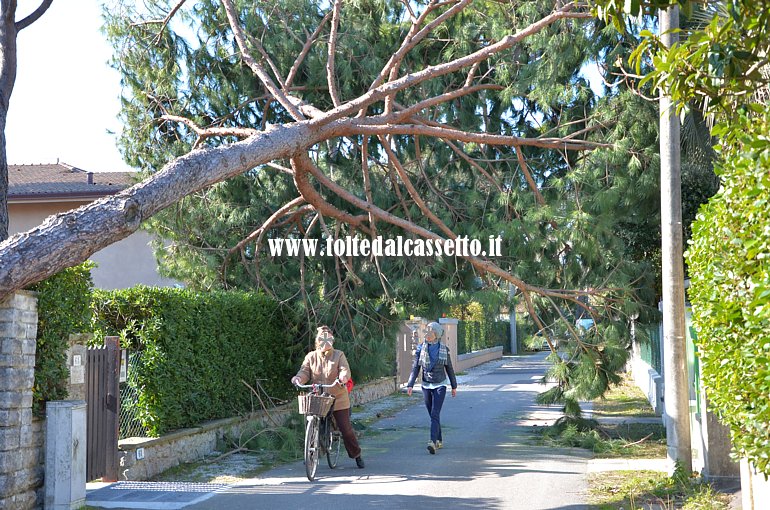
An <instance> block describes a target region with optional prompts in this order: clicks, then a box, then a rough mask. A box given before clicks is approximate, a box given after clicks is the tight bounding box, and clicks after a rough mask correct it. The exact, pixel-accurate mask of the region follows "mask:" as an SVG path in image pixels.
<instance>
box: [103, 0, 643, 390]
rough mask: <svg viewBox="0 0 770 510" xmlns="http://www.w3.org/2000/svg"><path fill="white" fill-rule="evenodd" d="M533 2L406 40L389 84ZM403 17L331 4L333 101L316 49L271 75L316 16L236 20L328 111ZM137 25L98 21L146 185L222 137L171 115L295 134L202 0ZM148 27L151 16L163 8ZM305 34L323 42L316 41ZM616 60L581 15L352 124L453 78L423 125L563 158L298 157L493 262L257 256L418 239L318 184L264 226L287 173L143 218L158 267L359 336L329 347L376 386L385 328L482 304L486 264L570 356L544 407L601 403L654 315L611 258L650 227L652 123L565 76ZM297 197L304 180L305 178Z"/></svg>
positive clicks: (469, 12) (241, 13)
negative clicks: (631, 230)
mask: <svg viewBox="0 0 770 510" xmlns="http://www.w3.org/2000/svg"><path fill="white" fill-rule="evenodd" d="M550 7H551V4H550V3H549V2H513V3H510V4H509V5H505V6H501V5H500V4H498V3H496V2H480V3H478V4H474V6H473V7H466V8H465V9H464V10H463V11H462V12H461V13H459V14H458V15H456V16H454V17H449V18H448V19H446V20H445V21H444V22H443V23H442V24H441V25H440V26H439V27H438V29H437V30H435V31H434V34H433V35H432V36H431V37H428V38H426V39H424V40H423V41H421V43H420V45H419V47H418V49H419V51H412V52H410V53H408V54H407V55H406V56H405V58H404V59H403V61H402V62H401V64H400V66H399V68H398V69H399V72H400V73H403V74H407V73H413V72H417V71H419V70H422V69H426V68H427V66H429V65H431V64H435V63H437V62H442V61H446V60H449V59H452V58H456V57H457V56H458V55H463V54H468V53H471V52H473V51H475V50H478V49H481V48H484V47H486V46H487V45H488V44H489V41H495V40H500V39H502V37H504V34H506V33H509V32H510V31H511V27H512V26H514V27H522V28H523V27H527V26H529V25H530V24H531V23H532V22H533V21H536V20H538V19H541V18H543V17H544V16H545V15H547V14H548V12H549V9H550ZM423 8H424V7H423ZM405 9H406V8H405V6H404V4H403V3H400V2H395V1H376V2H375V1H369V2H352V3H345V4H342V6H341V12H340V17H339V19H340V20H342V21H341V22H340V24H339V26H338V28H337V30H336V38H335V52H334V54H335V59H334V64H335V66H336V67H335V69H336V74H335V77H336V78H335V83H333V84H332V88H331V89H330V86H329V84H328V83H327V81H326V79H325V78H326V76H327V73H326V67H327V65H328V64H329V58H328V54H327V45H326V44H316V45H313V46H311V47H310V49H309V51H308V53H307V56H306V57H305V59H304V60H303V61H302V63H301V65H299V66H298V67H296V72H294V73H293V74H292V73H291V72H290V71H287V69H292V66H293V64H294V62H295V60H294V59H295V58H296V56H297V55H298V54H300V53H301V52H302V49H303V47H304V46H305V42H306V41H307V40H308V38H307V34H308V33H309V32H310V31H311V30H313V29H314V27H317V26H319V24H323V20H324V15H325V13H324V10H323V9H322V8H321V7H320V6H319V5H315V4H313V3H312V2H302V1H294V2H289V3H286V4H282V5H281V6H280V7H277V6H275V5H273V4H272V3H270V4H267V3H265V4H261V3H259V2H257V3H249V4H248V5H246V4H242V5H240V8H239V10H238V20H239V22H240V24H241V25H242V26H243V27H244V30H245V31H246V32H247V33H248V34H251V35H252V37H253V38H254V39H255V40H254V41H252V42H251V44H253V45H256V44H257V43H256V40H258V41H259V43H258V45H259V48H258V49H255V51H257V50H258V51H259V52H260V53H262V54H263V55H266V56H267V57H269V59H270V62H271V63H272V65H274V66H275V67H276V68H277V69H279V70H280V71H279V72H278V74H280V75H282V76H286V77H288V76H292V80H291V83H290V84H289V85H288V86H287V87H286V88H287V90H291V91H292V92H293V94H295V95H296V96H297V97H299V98H301V101H303V102H304V103H306V104H312V105H314V106H315V107H317V108H319V109H322V110H328V109H331V108H333V107H334V106H335V104H337V102H338V101H343V102H344V101H346V100H349V99H350V98H353V97H358V96H360V95H361V94H364V93H365V92H366V91H367V90H368V88H369V87H370V84H371V83H373V82H376V78H377V76H378V73H379V72H380V70H381V69H382V68H383V66H385V65H386V62H387V61H388V59H389V58H391V56H392V55H394V54H397V52H398V48H399V45H400V44H401V41H402V40H403V39H404V36H405V34H407V33H408V31H409V29H410V27H411V24H410V23H409V22H408V21H407V20H408V18H407V16H408V14H409V13H408V12H407V11H406V10H405ZM141 15H142V13H138V12H136V11H135V10H134V8H133V7H132V6H131V5H130V3H128V2H123V3H122V8H121V9H111V10H110V13H109V14H108V19H109V21H110V23H109V35H110V37H111V38H112V40H113V43H114V45H115V47H116V49H117V50H118V52H117V53H116V58H115V64H116V67H118V69H119V70H120V71H121V73H122V74H123V76H124V82H125V84H126V86H127V89H126V99H125V101H124V113H123V116H124V120H125V124H126V129H125V130H124V135H123V141H122V147H123V150H124V154H125V156H126V158H127V160H128V161H129V162H130V163H131V164H133V165H135V166H140V167H142V168H144V169H145V170H146V171H147V172H149V173H152V172H155V171H157V170H158V169H159V168H160V167H161V166H162V165H163V164H164V163H165V162H166V161H167V160H168V159H169V158H170V157H173V156H177V155H181V154H183V153H185V152H187V151H188V150H190V149H191V148H193V147H195V146H196V145H197V146H201V145H203V146H217V145H220V144H223V143H227V142H228V141H229V138H228V137H227V136H222V137H208V138H205V139H201V138H200V137H199V136H198V133H196V131H195V130H194V129H191V128H190V124H188V123H185V122H172V120H177V119H180V118H185V119H189V120H190V121H192V122H194V123H195V125H197V126H210V127H217V128H221V129H223V130H224V129H236V128H243V127H249V128H254V129H262V128H263V127H264V126H265V125H267V124H275V123H281V122H287V121H289V120H290V119H289V118H288V116H287V113H286V111H285V109H283V108H280V107H277V106H276V103H275V101H274V99H273V98H272V97H267V96H265V95H264V91H263V90H262V88H261V87H259V86H258V85H257V84H256V82H255V80H254V78H253V74H252V73H251V71H250V70H249V69H248V68H247V67H246V66H244V65H239V51H238V48H237V46H236V43H235V40H234V36H233V31H232V27H231V26H230V24H228V22H227V19H226V17H225V12H224V10H223V9H222V8H221V6H220V5H219V4H218V3H216V2H198V3H197V4H195V7H194V8H193V9H192V10H190V11H186V12H185V13H184V16H185V17H184V21H185V24H178V25H176V26H175V25H174V24H169V25H165V26H160V25H159V24H141V23H137V20H138V19H139V18H140V17H141ZM150 16H151V17H155V18H161V19H162V18H163V12H158V13H150ZM188 24H189V27H192V29H190V28H188ZM190 33H193V34H194V37H193V36H190V35H189V34H190ZM320 37H322V38H324V39H328V38H329V37H331V36H330V35H329V32H328V31H327V30H326V28H322V29H321V32H320ZM632 47H633V44H631V43H629V42H627V41H625V40H624V39H622V38H621V37H619V36H618V35H617V33H616V32H615V31H614V30H607V29H606V27H605V26H604V25H603V24H601V23H598V22H596V21H588V22H564V23H559V24H554V25H553V26H551V27H549V28H547V29H544V30H542V31H541V32H539V33H537V34H535V35H534V36H532V37H530V38H527V39H526V40H524V41H523V42H521V43H520V44H517V45H515V46H513V47H512V48H511V49H510V51H506V52H504V53H501V54H499V55H495V56H494V57H493V58H490V59H488V60H486V61H483V62H482V63H481V64H480V65H479V66H478V67H477V69H475V70H474V72H475V75H474V76H475V77H476V81H474V80H472V79H469V78H468V72H467V70H463V71H462V72H456V73H449V74H446V75H443V76H440V77H436V78H433V79H430V80H427V81H425V82H424V83H422V84H420V85H419V86H417V87H413V88H410V89H408V90H406V91H404V92H402V93H399V94H398V95H396V96H395V97H394V98H393V99H392V100H390V101H385V102H380V103H377V104H375V105H373V106H372V107H371V108H370V110H369V112H368V113H369V114H383V115H385V114H388V112H391V111H399V110H402V109H404V108H408V106H409V105H413V104H415V103H419V102H420V101H422V100H424V99H425V98H429V97H435V96H439V95H441V94H445V93H447V91H451V90H455V89H457V87H458V86H459V85H462V84H463V83H468V84H469V86H468V87H466V88H465V89H464V93H463V94H462V95H460V94H458V96H457V98H452V100H450V101H446V102H442V103H437V104H436V105H431V106H429V107H425V108H423V109H422V110H421V112H420V115H419V117H418V119H419V122H420V124H419V125H420V126H422V127H428V128H429V127H432V126H434V125H436V123H441V124H442V125H446V124H449V125H452V126H453V127H454V128H456V129H458V130H463V131H466V132H484V133H488V134H499V135H503V136H509V137H513V136H516V137H521V139H522V140H524V139H529V140H533V139H534V140H538V139H540V140H551V139H558V140H561V143H562V144H564V146H565V147H566V149H565V150H553V145H549V144H547V143H542V144H539V143H537V142H535V143H522V144H521V145H494V144H485V143H478V142H475V141H473V140H470V141H467V142H465V143H463V142H462V141H458V142H451V143H447V142H445V141H444V140H442V139H439V138H435V137H431V136H429V135H430V132H429V131H427V130H426V131H425V133H426V134H425V135H420V132H419V131H418V130H416V129H415V130H413V131H411V132H404V133H393V134H390V135H388V136H375V134H367V135H358V136H346V137H340V138H331V139H329V140H327V141H325V142H323V143H321V144H318V145H316V146H315V147H313V150H312V152H311V158H312V162H313V164H314V165H316V166H317V167H318V168H319V169H320V170H321V171H322V172H323V174H324V175H326V176H327V177H328V178H329V179H330V180H331V181H333V182H334V183H335V184H337V185H338V186H340V187H341V188H343V189H344V190H346V191H347V192H349V193H350V194H351V195H353V196H355V197H359V198H361V199H364V200H367V201H368V202H370V203H372V204H376V205H377V206H378V207H379V208H380V209H381V210H384V211H387V212H389V213H391V214H393V215H395V216H397V217H399V218H401V219H403V220H406V221H408V222H409V223H410V224H412V225H415V226H417V227H422V228H424V229H426V230H430V231H433V232H440V233H442V234H443V235H446V236H448V237H452V236H453V235H457V236H468V237H469V238H471V239H481V240H486V239H488V238H489V236H498V235H499V236H501V237H502V239H503V244H502V247H503V253H502V254H501V256H500V257H496V258H494V259H491V260H492V262H494V266H491V267H490V270H485V266H482V267H481V268H480V267H479V266H478V265H473V264H471V263H468V262H467V261H464V260H462V259H459V258H455V257H438V258H437V257H416V258H405V257H382V258H376V259H374V258H370V257H369V258H367V257H352V258H347V259H343V258H339V257H290V256H286V255H283V256H280V257H279V256H271V255H270V254H269V253H267V251H266V249H265V247H266V245H267V242H268V240H269V239H279V238H307V239H313V240H319V241H321V242H323V241H324V240H325V239H326V238H327V237H331V238H337V239H338V238H342V237H344V236H346V235H359V236H362V237H369V236H373V235H381V236H383V237H385V238H395V237H396V236H398V235H406V236H414V232H409V231H407V232H405V231H404V230H403V229H402V228H401V227H400V226H399V225H394V224H393V223H389V222H386V221H382V220H381V219H379V218H375V221H372V218H370V217H368V215H367V214H366V211H362V209H361V208H360V207H357V206H356V204H354V203H353V204H352V203H351V202H350V200H347V199H346V197H345V196H344V195H341V194H339V193H336V192H335V191H334V190H333V189H330V188H329V187H328V186H324V187H321V188H320V189H318V191H319V193H320V195H321V197H322V200H323V204H324V207H329V208H330V209H328V212H321V211H320V210H319V208H318V207H312V208H311V207H308V206H307V204H302V203H297V204H296V205H294V206H292V207H290V208H288V209H286V211H287V212H288V214H283V215H279V216H278V218H277V219H276V220H275V221H273V222H268V223H266V221H267V219H268V218H270V217H271V216H272V215H274V213H275V212H276V211H279V210H281V208H282V207H284V205H285V204H289V203H291V201H292V200H294V199H295V198H296V197H297V188H298V187H299V185H298V184H297V182H296V180H297V173H298V171H297V167H296V164H295V167H294V168H293V170H290V167H291V162H288V161H285V162H283V163H280V164H278V165H275V166H273V167H272V168H271V167H268V166H263V167H259V168H255V169H253V170H251V171H249V172H247V173H245V174H244V175H242V176H239V177H237V178H234V179H230V180H228V181H225V182H222V183H219V184H217V185H215V186H212V187H210V188H208V189H206V190H203V191H201V192H199V193H197V194H195V195H194V196H190V197H187V198H186V199H184V200H183V201H181V202H179V203H178V204H177V205H176V206H175V207H174V208H172V209H169V210H167V211H165V212H164V213H162V214H161V215H158V216H156V218H155V219H154V220H153V222H152V225H151V227H152V229H153V230H155V231H156V232H157V233H158V234H160V236H161V238H163V239H166V240H167V243H166V244H164V245H162V246H160V247H159V255H160V258H161V261H162V263H163V268H164V271H165V272H166V274H167V275H168V276H172V277H175V278H179V279H182V280H184V281H185V282H187V283H188V284H190V285H192V286H195V287H200V288H229V287H237V288H245V289H262V290H264V291H266V292H269V293H271V294H273V295H275V296H276V297H278V298H279V299H281V300H284V301H287V302H290V303H291V304H292V305H295V306H298V307H299V308H301V309H302V311H303V312H304V313H305V314H306V316H307V317H308V318H309V320H310V321H311V322H313V323H315V322H327V323H330V324H332V327H334V328H335V329H336V330H337V331H345V334H343V337H346V336H347V337H348V338H351V339H355V340H352V341H351V342H350V344H349V345H348V346H346V348H347V349H352V351H353V353H354V354H353V355H354V356H356V357H359V358H362V359H363V360H362V361H363V362H364V366H367V367H368V369H369V370H370V371H373V372H377V371H378V369H379V370H384V369H385V367H382V366H381V365H380V366H378V365H377V360H387V359H389V355H388V353H389V350H390V349H391V348H390V343H389V342H387V341H380V340H379V339H382V338H387V336H386V335H385V334H384V333H385V332H386V331H388V324H389V323H390V321H392V320H394V319H398V318H403V317H404V316H408V315H409V314H415V315H417V314H423V315H435V314H437V313H440V312H441V311H444V310H447V309H448V307H449V306H450V305H451V304H455V303H459V302H462V301H465V300H468V299H471V298H472V299H474V300H477V301H480V302H483V303H485V304H487V306H490V307H496V306H499V304H500V303H501V302H504V301H505V299H506V296H507V290H508V283H509V280H504V279H502V278H501V277H500V274H498V273H497V272H495V270H494V267H497V268H502V269H503V270H504V271H506V272H507V273H509V274H510V275H513V276H514V279H515V281H521V282H522V283H523V281H524V279H526V284H524V285H522V288H521V290H522V296H523V299H524V300H525V302H526V303H527V307H528V309H529V310H530V313H531V315H532V318H533V320H534V321H535V322H536V323H537V328H538V329H539V330H541V331H543V332H544V333H546V335H548V336H551V337H553V338H555V337H560V338H561V344H562V346H563V349H564V350H565V351H566V352H567V353H568V354H569V356H567V359H569V360H570V361H562V358H561V357H559V356H553V361H554V363H555V368H554V370H553V374H554V375H557V376H558V377H559V380H560V381H562V382H563V384H562V385H560V387H559V388H558V389H557V390H555V391H553V392H551V393H549V394H547V395H546V397H545V398H546V399H550V400H551V401H560V402H564V401H570V402H574V401H576V399H581V398H591V397H593V396H596V395H599V394H601V393H602V392H603V391H604V390H605V389H606V387H607V385H608V384H609V383H610V382H611V381H614V380H616V379H617V376H616V375H615V373H616V372H617V370H619V369H620V368H621V367H622V366H623V364H624V363H625V360H626V356H627V354H626V353H627V351H626V347H627V342H628V333H627V331H628V328H627V321H628V317H629V316H630V315H632V314H633V315H636V314H638V313H639V312H640V310H645V309H646V308H644V305H646V304H649V303H652V302H654V297H652V296H651V295H650V288H652V285H651V283H650V282H649V281H647V280H646V279H645V275H647V274H648V272H647V271H646V268H645V267H644V262H645V261H641V262H640V261H638V260H633V259H632V258H631V257H626V256H624V255H623V254H625V253H628V252H629V250H630V249H632V246H631V243H630V241H629V240H628V239H627V238H626V237H624V236H622V235H619V233H621V232H623V231H624V230H625V227H624V224H625V225H628V224H633V223H643V222H644V221H647V220H648V219H649V218H650V217H654V216H655V212H654V207H651V204H652V205H655V201H654V200H651V197H654V196H656V193H657V191H656V189H657V187H656V186H657V184H656V183H657V166H656V165H657V160H656V156H655V152H656V150H655V143H656V136H657V134H656V129H655V124H656V122H655V120H656V118H657V117H656V115H657V114H656V112H655V110H654V108H653V107H652V106H651V105H649V104H648V103H646V102H645V101H643V100H641V99H640V98H638V97H636V96H634V95H633V94H630V93H628V92H621V91H619V89H617V88H614V89H611V88H607V89H606V90H605V91H604V93H603V95H602V96H597V95H596V94H595V93H594V92H593V91H592V90H591V87H590V84H589V83H588V82H587V80H586V79H585V78H584V77H583V76H582V74H581V69H582V68H583V66H584V65H585V64H586V63H587V62H589V61H596V60H597V59H598V60H601V61H602V62H603V63H606V65H607V66H608V67H610V68H612V67H613V66H614V65H615V64H614V61H615V59H616V57H617V56H618V54H621V53H623V52H625V51H627V50H629V49H630V48H632ZM597 55H601V57H597ZM168 70H172V71H173V72H168ZM478 77H483V79H480V78H478ZM287 80H288V78H287ZM334 89H336V92H333V93H330V90H334ZM471 89H472V90H471ZM470 92H474V94H473V95H470ZM335 95H336V96H337V97H338V98H339V99H338V100H335V99H333V97H334V96H335ZM158 126H159V127H158ZM415 132H417V133H418V135H417V136H414V133H415ZM572 142H580V143H582V144H584V146H583V147H590V148H597V147H599V149H597V150H593V151H591V152H587V151H582V150H575V149H581V148H583V147H581V146H579V145H571V144H572ZM629 153H630V154H631V155H630V156H629ZM310 185H311V186H313V187H314V188H318V181H316V182H311V183H310ZM450 234H451V235H450ZM485 249H486V247H485ZM581 307H586V308H587V310H585V311H584V312H581V311H580V310H581ZM581 313H590V314H593V315H595V317H596V319H597V325H598V326H597V328H595V330H592V331H591V333H590V334H589V335H588V336H580V335H578V334H577V332H576V331H575V329H574V323H575V317H576V314H578V315H579V314H581Z"/></svg>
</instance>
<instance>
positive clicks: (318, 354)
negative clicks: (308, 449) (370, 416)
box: [291, 326, 364, 468]
mask: <svg viewBox="0 0 770 510" xmlns="http://www.w3.org/2000/svg"><path fill="white" fill-rule="evenodd" d="M315 347H316V348H315V350H314V351H311V352H309V353H308V354H307V356H305V360H304V361H303V362H302V367H300V369H299V372H297V375H295V376H294V377H292V379H291V383H292V384H294V385H295V386H296V385H298V384H306V383H307V382H308V381H310V382H311V383H312V384H332V383H334V382H335V381H339V382H340V384H337V385H335V386H333V387H331V388H328V392H329V394H330V395H332V396H333V397H334V398H335V400H334V411H333V414H334V420H335V421H336V422H337V428H338V429H339V431H340V433H341V434H342V441H343V442H344V443H345V450H347V452H348V457H350V458H351V459H356V466H358V467H359V468H363V467H364V459H362V458H361V447H360V446H359V445H358V439H357V438H356V433H355V432H354V431H353V426H352V425H351V423H350V397H349V396H348V391H347V389H346V388H345V383H347V382H348V380H349V379H350V365H348V360H347V358H345V353H344V352H342V351H340V350H337V349H334V335H333V334H332V331H331V329H329V327H328V326H321V327H319V328H318V331H317V333H316V337H315Z"/></svg>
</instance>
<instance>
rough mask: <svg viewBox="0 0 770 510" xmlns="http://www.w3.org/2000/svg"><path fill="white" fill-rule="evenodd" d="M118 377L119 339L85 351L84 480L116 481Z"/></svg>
mask: <svg viewBox="0 0 770 510" xmlns="http://www.w3.org/2000/svg"><path fill="white" fill-rule="evenodd" d="M119 377H120V346H119V344H118V337H116V336H108V337H107V338H105V339H104V347H98V348H89V349H88V355H87V360H86V401H87V402H88V411H87V414H88V425H87V426H88V430H87V433H86V437H87V440H86V442H87V450H86V459H87V460H86V479H87V480H89V481H91V480H96V479H97V478H101V479H102V481H103V482H115V481H117V479H118V433H119V431H118V429H119V427H120V421H119V419H118V418H119V404H118V403H119V402H120V395H119V393H118V388H119V383H118V380H119Z"/></svg>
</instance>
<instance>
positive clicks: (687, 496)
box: [588, 471, 730, 510]
mask: <svg viewBox="0 0 770 510" xmlns="http://www.w3.org/2000/svg"><path fill="white" fill-rule="evenodd" d="M588 492H589V498H590V503H591V504H593V505H596V508H597V509H598V510H620V509H621V508H622V509H624V510H631V509H637V508H638V509H641V508H650V507H651V506H652V505H657V507H659V508H662V509H671V510H673V509H682V510H727V509H728V506H729V503H730V497H729V496H728V495H726V494H721V493H719V492H717V491H716V490H714V489H713V487H711V486H710V485H708V484H704V483H700V482H697V481H691V480H689V479H682V478H681V477H677V476H676V475H674V477H669V476H668V475H666V474H665V473H660V472H656V471H611V472H603V473H593V474H592V475H591V476H590V477H589V480H588Z"/></svg>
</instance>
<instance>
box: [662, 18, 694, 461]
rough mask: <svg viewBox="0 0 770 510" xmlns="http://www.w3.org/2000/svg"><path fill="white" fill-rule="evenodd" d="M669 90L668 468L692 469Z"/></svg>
mask: <svg viewBox="0 0 770 510" xmlns="http://www.w3.org/2000/svg"><path fill="white" fill-rule="evenodd" d="M659 19H660V35H661V40H662V42H663V44H664V45H665V46H666V48H670V47H671V46H672V45H673V44H674V43H676V42H677V41H678V40H679V34H678V33H675V32H673V31H674V30H676V29H678V28H679V7H677V6H672V7H669V8H668V9H666V10H662V9H661V10H660V11H659ZM666 94H667V91H666V90H661V91H660V113H661V115H660V209H661V210H660V220H661V237H662V240H663V242H662V251H663V253H662V276H663V343H664V348H663V353H664V356H665V360H664V367H663V368H664V370H663V371H664V380H665V396H664V404H665V409H666V442H667V445H668V455H667V456H668V460H669V471H670V472H673V469H674V466H675V462H677V461H678V462H679V463H680V464H681V466H682V468H683V469H684V471H685V473H687V474H690V472H691V471H692V449H691V444H690V441H691V440H690V390H689V379H688V377H687V347H686V344H685V342H686V336H685V327H686V326H685V316H684V314H685V308H684V261H683V255H682V244H683V243H682V237H683V233H682V175H681V153H680V126H679V117H678V116H677V113H676V105H675V104H674V102H673V101H672V100H671V98H670V97H668V96H667V95H666Z"/></svg>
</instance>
